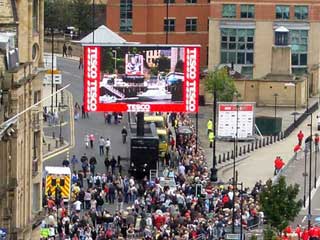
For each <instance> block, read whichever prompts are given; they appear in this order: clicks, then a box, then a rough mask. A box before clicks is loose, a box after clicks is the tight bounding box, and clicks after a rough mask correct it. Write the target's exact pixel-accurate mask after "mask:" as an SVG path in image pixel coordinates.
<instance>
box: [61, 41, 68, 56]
mask: <svg viewBox="0 0 320 240" xmlns="http://www.w3.org/2000/svg"><path fill="white" fill-rule="evenodd" d="M67 49H68V48H67V45H66V43H64V44H63V46H62V57H68V54H67Z"/></svg>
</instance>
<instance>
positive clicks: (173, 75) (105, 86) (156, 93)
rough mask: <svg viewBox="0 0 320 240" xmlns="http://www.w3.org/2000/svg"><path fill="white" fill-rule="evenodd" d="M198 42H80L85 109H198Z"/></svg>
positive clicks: (173, 110) (89, 110) (122, 110)
mask: <svg viewBox="0 0 320 240" xmlns="http://www.w3.org/2000/svg"><path fill="white" fill-rule="evenodd" d="M199 57H200V48H199V46H192V45H191V46H169V45H134V46H125V47H123V46H121V47H117V46H115V47H111V46H84V102H85V110H86V111H88V112H107V111H117V112H197V111H198V92H199V87H198V83H199V62H200V59H199Z"/></svg>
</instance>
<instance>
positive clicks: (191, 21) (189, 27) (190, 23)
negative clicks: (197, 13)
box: [186, 18, 197, 32]
mask: <svg viewBox="0 0 320 240" xmlns="http://www.w3.org/2000/svg"><path fill="white" fill-rule="evenodd" d="M196 31H197V19H196V18H187V19H186V32H196Z"/></svg>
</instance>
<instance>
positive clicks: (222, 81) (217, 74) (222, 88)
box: [205, 68, 237, 102]
mask: <svg viewBox="0 0 320 240" xmlns="http://www.w3.org/2000/svg"><path fill="white" fill-rule="evenodd" d="M205 87H206V90H207V91H208V92H210V93H213V90H214V89H215V90H216V91H217V96H218V100H219V101H225V102H230V101H232V99H233V95H234V93H235V92H236V91H237V90H236V86H235V84H234V80H233V78H232V77H230V75H229V73H228V70H227V69H226V68H221V69H218V70H216V71H209V72H208V75H207V76H206V78H205Z"/></svg>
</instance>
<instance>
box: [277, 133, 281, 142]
mask: <svg viewBox="0 0 320 240" xmlns="http://www.w3.org/2000/svg"><path fill="white" fill-rule="evenodd" d="M277 138H278V141H280V133H279V134H278V135H277Z"/></svg>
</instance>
